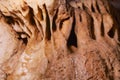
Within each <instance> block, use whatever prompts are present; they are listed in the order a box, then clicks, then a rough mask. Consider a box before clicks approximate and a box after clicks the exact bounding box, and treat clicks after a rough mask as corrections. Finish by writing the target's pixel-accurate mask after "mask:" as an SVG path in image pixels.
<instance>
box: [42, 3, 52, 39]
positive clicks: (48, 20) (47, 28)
mask: <svg viewBox="0 0 120 80" xmlns="http://www.w3.org/2000/svg"><path fill="white" fill-rule="evenodd" d="M43 6H44V9H45V12H46V32H45V35H46V37H45V39H47V40H51V31H50V18H49V14H48V11H47V8H46V5H45V4H44V5H43Z"/></svg>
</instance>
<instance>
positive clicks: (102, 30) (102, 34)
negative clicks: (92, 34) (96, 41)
mask: <svg viewBox="0 0 120 80" xmlns="http://www.w3.org/2000/svg"><path fill="white" fill-rule="evenodd" d="M100 30H101V36H104V34H105V30H104V24H103V21H102V22H101V29H100Z"/></svg>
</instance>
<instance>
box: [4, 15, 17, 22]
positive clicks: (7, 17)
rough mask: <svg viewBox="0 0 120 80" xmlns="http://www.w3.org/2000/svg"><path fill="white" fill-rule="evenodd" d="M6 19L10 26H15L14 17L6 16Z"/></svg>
mask: <svg viewBox="0 0 120 80" xmlns="http://www.w3.org/2000/svg"><path fill="white" fill-rule="evenodd" d="M4 17H5V21H6V22H7V23H8V24H14V23H15V22H14V18H13V17H12V16H4Z"/></svg>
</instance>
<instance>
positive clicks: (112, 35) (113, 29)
mask: <svg viewBox="0 0 120 80" xmlns="http://www.w3.org/2000/svg"><path fill="white" fill-rule="evenodd" d="M108 35H109V37H111V38H113V37H114V35H115V28H114V27H112V28H111V29H110V31H109V32H108Z"/></svg>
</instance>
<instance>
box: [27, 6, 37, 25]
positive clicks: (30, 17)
mask: <svg viewBox="0 0 120 80" xmlns="http://www.w3.org/2000/svg"><path fill="white" fill-rule="evenodd" d="M28 17H29V22H30V24H31V25H36V23H35V20H34V12H33V9H32V8H31V7H29V16H28Z"/></svg>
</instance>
